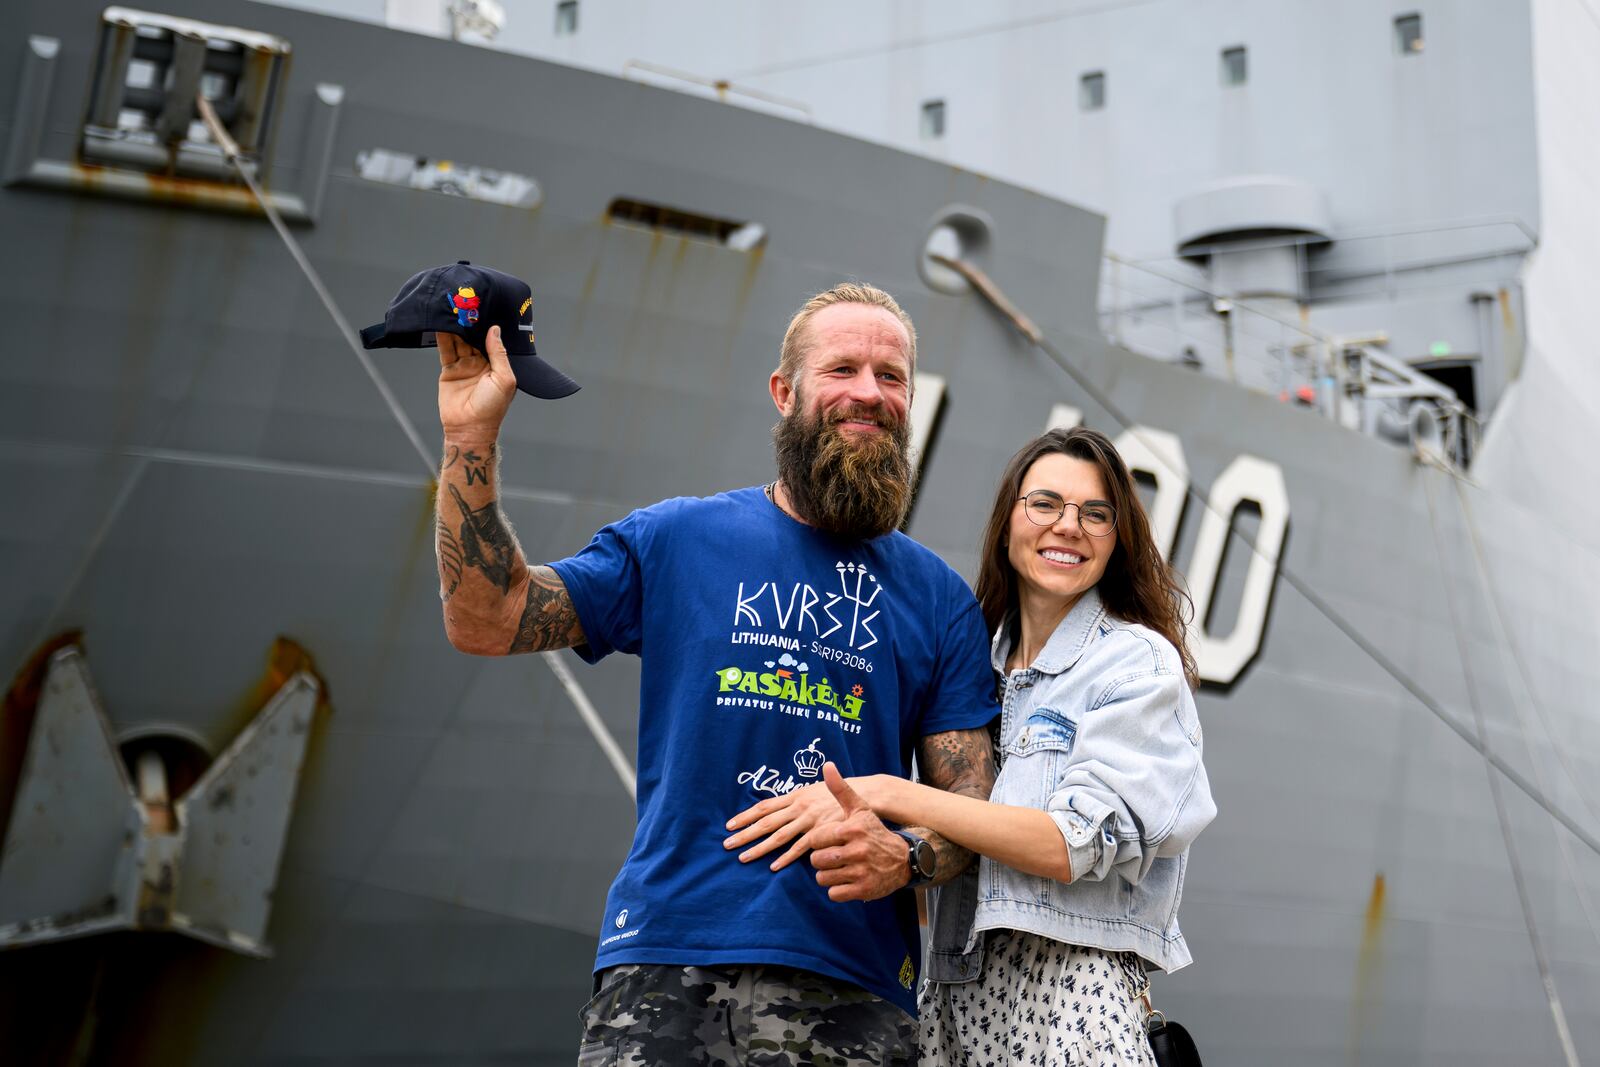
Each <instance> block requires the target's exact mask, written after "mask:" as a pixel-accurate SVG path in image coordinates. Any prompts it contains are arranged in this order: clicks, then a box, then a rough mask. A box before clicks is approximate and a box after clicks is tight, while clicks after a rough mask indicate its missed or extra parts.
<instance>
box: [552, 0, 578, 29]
mask: <svg viewBox="0 0 1600 1067" xmlns="http://www.w3.org/2000/svg"><path fill="white" fill-rule="evenodd" d="M577 32H578V0H561V2H560V3H559V4H557V5H556V36H557V37H571V36H572V35H573V34H575V33H577Z"/></svg>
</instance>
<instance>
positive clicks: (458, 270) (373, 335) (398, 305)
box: [361, 259, 578, 400]
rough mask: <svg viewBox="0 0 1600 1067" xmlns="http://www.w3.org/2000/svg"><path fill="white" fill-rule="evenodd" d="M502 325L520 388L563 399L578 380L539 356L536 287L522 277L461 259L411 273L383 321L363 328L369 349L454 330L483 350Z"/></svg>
mask: <svg viewBox="0 0 1600 1067" xmlns="http://www.w3.org/2000/svg"><path fill="white" fill-rule="evenodd" d="M491 326H498V327H500V341H501V343H502V344H504V345H505V346H506V356H507V357H508V358H509V359H510V362H511V370H512V373H514V374H515V375H516V376H517V388H518V389H520V390H522V391H523V392H524V393H527V394H529V395H530V396H537V397H543V398H544V399H546V400H559V399H560V398H561V397H564V396H571V395H572V394H573V393H576V392H577V391H578V383H577V382H575V381H573V380H572V379H571V378H569V377H567V376H566V375H565V374H562V373H561V372H560V371H558V370H556V369H555V368H554V367H552V366H551V365H550V364H548V363H546V362H545V361H544V360H542V359H540V358H539V356H538V354H537V353H536V352H535V351H534V347H533V290H532V289H530V288H529V287H528V283H527V282H525V281H523V280H522V279H521V278H515V277H512V276H511V275H509V274H506V273H504V272H503V271H498V270H494V269H493V268H491V267H475V266H473V265H472V264H471V263H469V262H467V261H466V260H464V259H462V260H457V261H456V262H455V263H452V264H450V265H449V266H447V267H429V268H428V269H427V270H424V271H419V272H417V273H416V274H413V275H412V276H411V277H410V279H408V280H407V281H406V283H405V284H404V285H402V286H401V287H400V291H399V292H398V293H396V294H395V298H394V299H393V300H391V301H389V310H388V312H387V313H386V314H385V315H384V316H383V321H382V322H380V323H378V324H377V325H375V326H368V327H367V328H366V329H364V330H362V331H361V343H362V345H364V346H365V347H367V348H434V347H436V346H437V342H436V341H435V340H434V334H437V333H453V334H455V335H456V336H458V337H461V338H464V339H465V340H466V342H467V343H468V344H470V345H471V346H472V347H473V348H476V349H477V350H478V351H480V352H488V351H489V343H488V342H489V327H491Z"/></svg>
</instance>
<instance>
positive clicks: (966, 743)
mask: <svg viewBox="0 0 1600 1067" xmlns="http://www.w3.org/2000/svg"><path fill="white" fill-rule="evenodd" d="M917 766H918V767H919V768H920V769H921V771H922V777H923V780H924V781H926V782H927V783H928V784H929V785H933V786H938V787H939V788H940V789H944V790H948V791H949V792H951V793H960V794H962V795H964V796H969V797H977V798H978V799H979V800H988V799H989V793H990V791H991V790H993V789H994V776H995V770H994V745H993V744H992V743H991V742H990V741H989V731H988V730H985V729H978V730H950V731H948V732H946V733H942V734H929V735H928V736H926V737H924V738H923V739H922V744H921V746H920V747H919V748H918V749H917Z"/></svg>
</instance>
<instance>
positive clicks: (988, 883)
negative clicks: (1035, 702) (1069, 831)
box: [982, 708, 1078, 904]
mask: <svg viewBox="0 0 1600 1067" xmlns="http://www.w3.org/2000/svg"><path fill="white" fill-rule="evenodd" d="M1077 736H1078V727H1077V724H1076V723H1074V722H1073V721H1072V720H1071V719H1070V718H1068V717H1067V715H1066V714H1065V713H1064V712H1060V711H1056V710H1055V709H1053V708H1035V709H1033V710H1032V711H1030V712H1029V714H1028V718H1027V719H1026V720H1025V721H1024V722H1023V724H1022V728H1021V729H1020V730H1018V731H1017V733H1016V736H1014V737H1013V738H1011V740H1010V741H1009V742H1008V743H1007V744H1006V746H1005V761H1004V762H1003V763H1002V764H1001V766H1000V773H999V775H998V776H997V777H996V778H995V784H994V791H993V792H992V793H991V794H990V797H989V799H990V800H992V801H994V802H995V803H997V804H1011V805H1014V806H1016V807H1021V808H1037V809H1039V810H1044V808H1045V806H1046V802H1047V801H1048V800H1049V799H1050V796H1051V794H1053V793H1054V792H1055V791H1056V789H1057V788H1058V786H1059V785H1060V782H1061V779H1062V777H1063V776H1064V775H1065V774H1066V772H1067V765H1068V762H1069V759H1070V757H1071V755H1072V744H1073V742H1074V741H1075V740H1076V739H1077ZM982 866H983V875H984V876H983V879H982V881H983V885H982V890H983V896H984V898H985V899H992V898H994V897H996V896H998V895H1014V896H1017V897H1018V898H1019V899H1022V900H1023V901H1025V902H1028V903H1035V904H1046V903H1048V902H1049V900H1050V888H1051V882H1050V879H1048V878H1041V877H1038V876H1035V875H1028V874H1022V873H1020V872H1017V871H1010V870H1006V869H1003V868H1000V867H999V865H997V864H983V865H982Z"/></svg>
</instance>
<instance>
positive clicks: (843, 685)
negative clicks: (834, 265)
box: [438, 283, 999, 1064]
mask: <svg viewBox="0 0 1600 1067" xmlns="http://www.w3.org/2000/svg"><path fill="white" fill-rule="evenodd" d="M438 343H439V346H440V347H439V354H440V363H441V370H440V375H439V415H440V420H441V422H442V423H443V425H444V437H445V455H446V457H447V461H446V463H445V465H444V468H443V470H442V471H441V475H440V487H441V492H440V493H439V501H440V513H439V523H440V529H441V531H443V532H442V533H441V535H440V541H441V545H440V559H441V580H442V581H443V583H444V584H443V587H442V588H443V590H444V595H445V603H444V621H445V630H446V633H447V634H448V636H449V638H450V641H451V643H452V644H453V645H454V646H455V647H456V648H458V649H460V650H462V651H464V652H471V653H476V654H480V655H507V654H514V653H521V652H534V651H542V650H548V649H558V648H571V649H573V650H574V651H575V652H577V654H578V655H579V656H581V657H582V658H583V659H585V660H587V661H589V662H591V663H592V662H595V661H597V660H599V659H600V658H602V657H603V656H605V655H607V654H609V653H610V652H613V651H621V652H630V653H634V654H637V655H639V656H640V657H641V661H642V662H641V669H642V675H643V677H642V679H641V685H640V700H639V752H638V767H639V778H638V811H639V824H638V829H637V831H636V833H635V835H634V840H633V847H632V850H631V851H630V852H629V855H628V858H627V861H626V862H625V863H624V865H623V868H622V870H621V872H620V873H619V874H618V876H617V879H616V881H615V882H614V883H613V884H612V887H611V892H610V895H609V897H608V899H607V901H606V910H605V913H604V915H603V917H602V919H601V932H600V946H599V952H598V955H597V958H596V961H595V988H596V994H595V997H594V999H593V1000H591V1001H590V1003H589V1004H588V1006H587V1007H586V1008H585V1009H584V1010H583V1013H582V1018H583V1028H584V1032H583V1039H582V1044H581V1046H580V1051H579V1063H580V1064H613V1063H627V1064H634V1063H647V1064H654V1063H712V1062H727V1063H749V1062H761V1063H772V1064H784V1063H796V1064H798V1063H812V1062H832V1063H851V1064H854V1063H860V1064H883V1063H907V1064H909V1063H913V1062H915V1059H916V1027H915V1020H914V1016H915V1011H916V1003H915V995H914V990H915V988H916V976H917V971H918V965H919V963H920V949H919V943H920V942H919V937H918V933H917V925H916V907H915V902H914V899H913V894H911V893H909V892H905V891H904V890H905V889H906V888H907V887H909V886H917V885H929V884H936V883H942V882H945V881H948V880H949V879H951V878H953V877H954V876H955V875H956V874H958V873H960V871H961V870H962V869H963V868H965V867H966V865H967V864H968V863H969V862H970V860H971V855H970V854H969V853H967V852H966V851H965V850H963V849H961V848H959V847H957V846H955V845H952V844H951V843H949V842H947V841H944V840H943V839H941V838H939V837H938V836H937V835H935V834H933V833H932V832H931V831H927V830H921V829H917V828H896V829H891V828H889V827H886V826H885V825H884V824H883V823H882V822H881V821H879V820H878V819H877V817H876V816H874V815H872V813H871V812H870V811H869V810H865V809H864V808H862V807H858V806H856V807H853V806H851V805H850V804H849V801H848V799H846V800H844V801H842V802H841V803H843V804H844V805H845V810H844V811H843V814H844V815H845V816H848V817H847V818H844V819H843V820H842V821H841V820H840V818H839V815H840V812H839V811H838V810H837V809H836V808H835V806H834V801H833V800H832V799H831V796H830V794H829V793H827V792H826V791H819V790H812V791H810V795H813V796H817V797H820V798H821V800H820V801H819V803H821V804H822V805H824V806H826V807H828V808H830V809H833V810H832V811H831V813H830V814H828V815H826V816H825V815H823V814H822V808H821V807H819V808H818V809H817V810H818V812H819V815H818V818H817V820H816V823H815V828H814V829H812V830H810V832H807V833H806V835H805V836H804V837H801V838H799V839H798V840H794V841H792V842H790V851H791V853H795V854H804V853H805V852H806V851H808V850H809V851H810V852H811V869H810V870H808V869H807V868H806V867H805V866H804V865H802V864H793V865H790V866H784V867H783V868H782V869H781V870H777V871H771V870H769V869H768V865H767V864H764V863H751V862H741V861H740V860H741V855H742V858H743V859H744V860H746V861H748V860H750V859H753V858H755V857H754V856H752V855H750V854H749V853H750V852H758V851H759V849H750V850H747V851H746V853H745V854H740V853H737V852H736V851H735V849H736V848H737V846H738V845H740V844H742V843H744V842H745V841H747V840H748V839H749V837H750V835H748V834H742V835H741V834H736V835H733V837H732V838H730V835H729V831H728V830H727V822H728V819H729V816H730V815H732V814H733V813H735V812H738V811H740V810H741V809H745V808H747V807H749V806H750V805H752V804H754V803H755V802H757V801H760V800H762V799H763V798H766V797H771V796H779V795H783V794H785V793H787V792H789V791H791V790H794V789H797V788H800V787H802V786H805V785H808V784H816V783H819V782H821V781H822V780H823V766H824V763H825V762H832V763H833V764H834V765H835V766H836V767H837V769H838V771H839V772H840V773H841V774H843V775H867V774H875V773H893V774H899V775H902V776H904V775H907V774H909V773H910V770H911V767H910V761H911V755H912V753H913V751H915V753H916V756H917V762H918V766H919V769H920V772H921V775H922V778H923V780H924V781H926V782H928V783H930V784H933V785H936V786H940V787H942V788H946V789H951V790H953V791H958V792H962V793H967V794H969V795H972V796H976V797H980V798H985V799H986V798H987V797H988V795H989V790H990V787H991V786H992V785H993V779H994V763H993V757H992V753H991V751H990V745H989V737H988V732H987V729H986V727H987V725H988V723H989V722H990V720H992V719H993V718H994V717H995V715H997V714H998V710H999V709H998V708H997V707H996V705H995V700H994V685H993V681H992V679H991V678H990V675H989V667H988V640H987V635H986V634H985V632H984V628H983V622H982V618H981V616H980V614H979V611H978V606H977V604H976V602H975V601H974V600H973V597H972V594H971V592H970V591H968V589H967V586H966V584H965V583H964V582H963V581H962V580H961V578H960V577H959V576H958V575H957V574H955V572H954V571H952V570H951V569H950V568H949V567H948V566H946V565H945V564H944V563H943V562H942V561H940V560H939V558H938V557H937V556H935V555H934V554H933V553H932V552H930V551H929V550H927V549H925V548H923V547H922V546H920V545H918V544H917V543H916V542H914V541H912V540H911V539H910V538H909V537H906V536H905V535H904V534H902V533H900V532H899V531H898V527H899V525H900V523H901V522H902V521H903V519H904V517H905V514H906V509H907V506H908V504H909V502H910V498H911V487H912V480H911V466H910V463H909V458H908V454H907V453H908V445H907V441H908V429H907V427H908V420H909V414H910V405H911V392H912V388H913V372H914V370H915V367H916V332H915V330H914V329H913V327H912V324H911V320H910V318H909V317H908V316H907V315H906V314H905V312H904V311H902V310H901V308H900V306H899V305H898V304H897V303H896V302H895V300H894V298H893V297H891V296H889V294H888V293H885V292H883V291H882V290H880V289H876V288H873V287H872V286H868V285H861V284H854V283H852V284H845V285H839V286H836V287H834V288H833V289H830V290H828V291H827V292H824V293H821V294H818V295H817V296H815V297H813V298H812V299H811V300H809V301H807V302H806V304H805V305H804V306H802V307H801V309H800V310H799V312H798V313H797V314H796V315H795V316H794V318H793V320H792V321H791V322H790V324H789V328H788V330H787V332H786V333H785V335H784V340H783V348H782V351H781V353H780V358H779V363H778V368H777V369H776V370H775V371H774V372H773V374H772V377H771V381H770V383H769V387H770V390H771V393H772V399H773V402H774V403H775V404H776V405H777V408H778V412H779V414H780V416H781V420H780V422H779V423H778V426H777V428H776V429H775V431H774V438H775V442H776V453H777V468H778V469H777V475H778V476H777V478H776V480H774V481H773V482H772V483H771V484H769V485H766V486H764V487H760V486H758V487H752V488H748V489H738V490H734V491H731V492H727V493H721V494H719V495H717V496H713V497H707V498H704V499H677V500H669V501H664V502H662V503H660V504H656V505H654V506H652V507H648V508H643V509H641V510H639V511H635V512H634V513H633V514H631V515H629V516H627V517H626V518H625V519H622V520H621V521H620V522H617V523H614V524H612V525H610V526H607V527H605V528H604V529H602V530H601V531H600V532H599V533H597V534H596V535H595V537H594V539H593V540H592V541H591V542H590V543H589V545H588V546H587V547H586V548H584V549H583V550H582V551H581V552H579V553H578V554H577V555H575V556H572V557H570V558H568V559H565V560H561V561H559V562H555V563H551V564H549V565H548V566H533V567H530V566H529V565H528V564H527V562H526V560H525V559H524V557H523V555H522V552H521V549H520V548H518V547H517V544H516V541H515V538H513V537H512V535H511V532H510V528H509V527H508V526H507V524H506V522H505V519H504V517H503V516H502V515H501V513H500V509H499V506H498V504H497V502H496V497H497V491H498V481H497V476H496V472H495V471H494V470H493V465H494V464H493V460H492V459H490V460H489V461H488V463H487V466H488V468H489V475H490V476H489V477H488V478H487V479H486V478H484V476H483V475H484V469H483V467H484V464H483V461H482V460H480V463H479V466H478V467H476V468H475V469H473V471H472V473H468V468H467V466H466V465H464V464H462V463H461V462H459V457H462V456H477V457H493V456H494V455H495V454H496V453H495V441H496V438H497V436H498V433H499V428H500V423H501V420H502V419H503V418H504V417H505V413H506V411H507V409H508V408H509V407H510V403H511V400H512V397H513V396H514V395H515V388H516V385H515V380H514V378H513V376H512V372H511V367H510V365H509V363H508V361H507V357H506V354H505V349H504V346H503V345H501V344H500V340H499V334H498V331H491V332H490V335H489V340H488V346H489V351H488V354H487V357H485V355H483V354H482V353H479V352H477V351H476V350H475V349H473V348H471V347H469V346H468V345H467V344H466V342H464V341H462V340H461V339H460V338H457V337H455V336H453V335H449V334H445V333H440V334H439V335H438ZM445 490H448V492H446V491H445ZM457 527H459V528H460V531H461V536H460V538H459V543H462V544H467V543H471V544H473V545H476V546H477V548H476V549H475V550H474V551H471V552H467V553H465V566H464V567H463V566H460V565H459V563H458V561H459V560H460V559H461V558H462V554H461V553H458V552H453V547H452V544H451V542H452V539H453V535H452V534H451V533H450V531H453V530H455V529H456V528H457ZM828 777H829V780H830V781H833V782H837V781H838V776H837V775H835V774H833V768H829V770H828Z"/></svg>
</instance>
